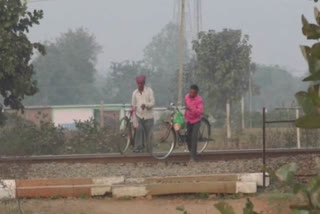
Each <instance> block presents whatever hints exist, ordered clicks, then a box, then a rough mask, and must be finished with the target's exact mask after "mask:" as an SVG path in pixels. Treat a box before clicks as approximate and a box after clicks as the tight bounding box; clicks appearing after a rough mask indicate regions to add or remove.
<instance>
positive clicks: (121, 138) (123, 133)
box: [117, 117, 133, 154]
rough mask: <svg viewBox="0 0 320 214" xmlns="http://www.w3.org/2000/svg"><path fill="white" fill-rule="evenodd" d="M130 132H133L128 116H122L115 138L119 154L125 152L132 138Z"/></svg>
mask: <svg viewBox="0 0 320 214" xmlns="http://www.w3.org/2000/svg"><path fill="white" fill-rule="evenodd" d="M132 132H133V131H132V126H131V123H130V120H129V118H128V117H124V118H122V119H121V120H120V126H119V133H118V139H117V141H118V142H117V145H118V150H119V152H120V153H121V154H124V153H126V152H127V150H128V148H129V146H130V144H131V141H132V138H133V133H132Z"/></svg>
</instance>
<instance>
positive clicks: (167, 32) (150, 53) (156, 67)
mask: <svg viewBox="0 0 320 214" xmlns="http://www.w3.org/2000/svg"><path fill="white" fill-rule="evenodd" d="M185 43H186V44H185V47H188V46H187V41H185ZM143 61H144V62H145V64H146V65H147V66H148V67H150V68H151V69H152V75H151V76H150V82H151V84H152V87H153V89H154V91H155V96H156V98H157V100H158V102H157V104H160V105H167V104H168V103H169V102H171V101H174V100H175V99H176V96H177V93H176V91H177V81H176V78H177V77H176V76H177V71H178V68H179V27H178V26H177V25H175V24H173V23H169V24H167V25H166V26H165V27H164V28H163V29H162V30H161V32H160V33H158V34H157V35H156V36H154V37H153V38H152V41H151V42H150V43H149V44H148V45H147V46H146V48H145V49H144V59H143ZM188 61H189V54H188V49H187V48H186V50H185V53H184V62H185V63H187V62H188Z"/></svg>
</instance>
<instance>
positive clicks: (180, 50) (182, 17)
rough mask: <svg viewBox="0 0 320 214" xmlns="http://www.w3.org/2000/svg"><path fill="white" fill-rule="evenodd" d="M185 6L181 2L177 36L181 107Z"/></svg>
mask: <svg viewBox="0 0 320 214" xmlns="http://www.w3.org/2000/svg"><path fill="white" fill-rule="evenodd" d="M185 5H186V0H181V20H180V35H179V78H178V105H182V96H183V95H182V89H183V59H184V42H185V37H184V31H185V29H184V28H185Z"/></svg>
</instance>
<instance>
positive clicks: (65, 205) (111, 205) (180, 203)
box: [0, 196, 291, 214]
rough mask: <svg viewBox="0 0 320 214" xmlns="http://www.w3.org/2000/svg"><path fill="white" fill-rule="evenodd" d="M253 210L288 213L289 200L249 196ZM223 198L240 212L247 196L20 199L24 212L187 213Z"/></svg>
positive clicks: (7, 212)
mask: <svg viewBox="0 0 320 214" xmlns="http://www.w3.org/2000/svg"><path fill="white" fill-rule="evenodd" d="M251 200H252V202H253V203H254V206H255V207H254V209H255V211H257V212H263V213H264V214H278V213H281V214H287V213H288V214H289V213H291V212H290V210H289V202H288V201H287V200H284V199H280V200H272V199H271V196H270V197H269V196H256V197H251ZM221 201H225V202H227V203H229V204H230V205H231V206H232V207H233V208H234V210H235V213H236V214H242V213H243V212H242V210H243V207H244V205H245V202H246V198H240V199H218V198H214V199H210V198H209V199H197V198H193V199H190V198H184V197H161V198H153V199H127V200H113V199H110V198H102V199H38V200H24V201H21V202H20V204H21V209H22V210H23V213H24V214H131V213H132V214H179V213H183V212H182V211H179V210H178V209H177V208H184V209H185V210H186V211H187V213H188V214H219V212H218V211H217V210H216V208H215V207H214V204H216V203H218V202H221ZM16 213H17V214H18V213H21V212H20V211H19V208H18V202H17V201H12V202H7V203H1V205H0V214H16Z"/></svg>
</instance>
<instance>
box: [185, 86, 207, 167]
mask: <svg viewBox="0 0 320 214" xmlns="http://www.w3.org/2000/svg"><path fill="white" fill-rule="evenodd" d="M198 93H199V87H198V86H197V85H191V86H190V91H189V93H188V94H187V95H186V96H185V98H184V103H185V106H186V111H185V114H184V118H185V121H186V123H187V140H186V141H187V144H188V149H189V151H190V153H191V158H192V160H194V161H195V160H196V159H197V143H198V135H199V129H200V124H201V117H202V114H203V100H202V98H201V97H200V96H199V95H198Z"/></svg>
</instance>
